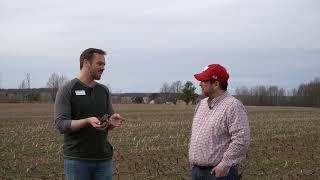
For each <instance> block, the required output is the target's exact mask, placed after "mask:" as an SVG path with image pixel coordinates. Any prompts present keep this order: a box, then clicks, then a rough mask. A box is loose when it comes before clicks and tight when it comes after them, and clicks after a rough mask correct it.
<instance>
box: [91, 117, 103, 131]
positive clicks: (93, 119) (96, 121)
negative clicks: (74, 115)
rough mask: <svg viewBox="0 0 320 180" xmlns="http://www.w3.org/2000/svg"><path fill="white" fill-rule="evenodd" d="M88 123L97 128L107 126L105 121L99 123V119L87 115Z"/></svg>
mask: <svg viewBox="0 0 320 180" xmlns="http://www.w3.org/2000/svg"><path fill="white" fill-rule="evenodd" d="M87 121H88V124H90V125H91V126H92V127H94V128H96V129H98V130H105V129H106V128H107V123H106V122H103V123H102V124H101V122H100V120H99V119H98V118H96V117H89V118H87Z"/></svg>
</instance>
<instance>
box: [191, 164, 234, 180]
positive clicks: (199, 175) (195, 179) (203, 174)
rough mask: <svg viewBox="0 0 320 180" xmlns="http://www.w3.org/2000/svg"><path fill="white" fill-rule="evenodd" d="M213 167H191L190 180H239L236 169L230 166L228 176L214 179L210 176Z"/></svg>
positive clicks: (214, 177)
mask: <svg viewBox="0 0 320 180" xmlns="http://www.w3.org/2000/svg"><path fill="white" fill-rule="evenodd" d="M212 169H213V167H199V166H193V168H192V180H239V179H240V177H239V175H238V167H237V166H232V167H231V168H230V170H229V174H228V175H227V176H224V177H216V176H214V175H212V174H211V171H212Z"/></svg>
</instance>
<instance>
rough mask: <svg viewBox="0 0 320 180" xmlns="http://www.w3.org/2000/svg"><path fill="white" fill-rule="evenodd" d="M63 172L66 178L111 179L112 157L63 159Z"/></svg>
mask: <svg viewBox="0 0 320 180" xmlns="http://www.w3.org/2000/svg"><path fill="white" fill-rule="evenodd" d="M64 174H65V178H66V179H67V180H112V159H110V160H101V161H94V160H73V159H64Z"/></svg>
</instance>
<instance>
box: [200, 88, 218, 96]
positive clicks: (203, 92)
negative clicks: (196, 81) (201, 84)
mask: <svg viewBox="0 0 320 180" xmlns="http://www.w3.org/2000/svg"><path fill="white" fill-rule="evenodd" d="M201 91H202V94H203V95H205V96H206V97H210V96H211V95H212V94H214V93H215V91H214V90H213V89H210V90H207V91H205V90H204V89H202V90H201Z"/></svg>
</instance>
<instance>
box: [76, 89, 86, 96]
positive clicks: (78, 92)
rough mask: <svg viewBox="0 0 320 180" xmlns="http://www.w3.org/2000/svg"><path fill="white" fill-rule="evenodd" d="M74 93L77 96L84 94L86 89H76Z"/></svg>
mask: <svg viewBox="0 0 320 180" xmlns="http://www.w3.org/2000/svg"><path fill="white" fill-rule="evenodd" d="M76 95H77V96H85V95H86V91H85V90H76Z"/></svg>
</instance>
